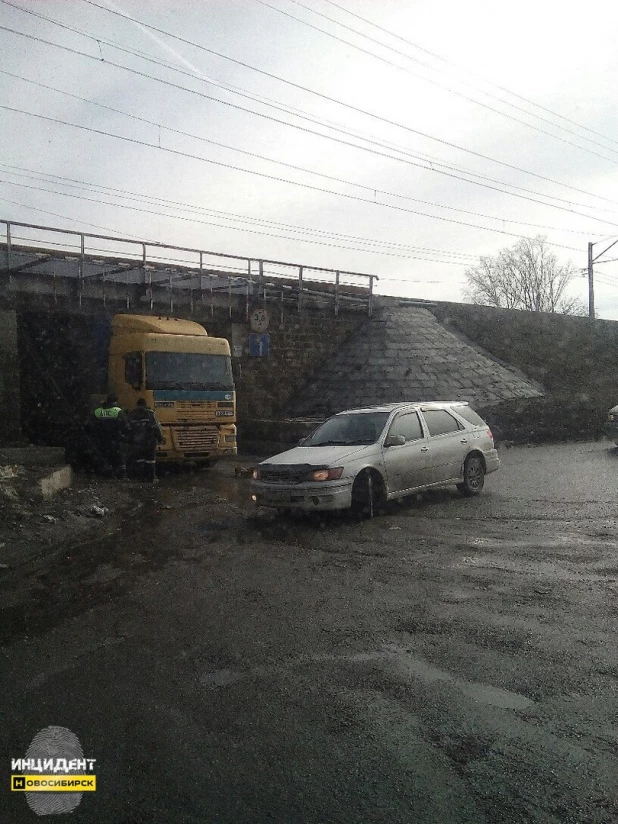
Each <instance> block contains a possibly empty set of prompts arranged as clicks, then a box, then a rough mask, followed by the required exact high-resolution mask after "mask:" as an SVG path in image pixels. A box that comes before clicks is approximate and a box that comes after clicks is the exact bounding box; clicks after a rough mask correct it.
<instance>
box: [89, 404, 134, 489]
mask: <svg viewBox="0 0 618 824" xmlns="http://www.w3.org/2000/svg"><path fill="white" fill-rule="evenodd" d="M88 431H89V433H90V435H92V438H93V439H94V442H95V444H96V446H97V451H98V453H99V456H100V459H101V472H102V473H103V474H105V475H114V476H115V477H116V478H126V476H127V467H126V462H125V457H124V452H123V445H122V441H123V437H124V434H125V433H126V431H127V419H126V416H125V414H124V412H123V411H122V409H121V408H120V407H119V406H118V396H117V395H114V394H109V395H108V396H107V398H106V399H105V403H103V404H101V405H100V406H97V408H96V409H95V410H94V412H92V414H91V415H90V418H89V420H88Z"/></svg>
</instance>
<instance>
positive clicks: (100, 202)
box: [0, 180, 469, 266]
mask: <svg viewBox="0 0 618 824" xmlns="http://www.w3.org/2000/svg"><path fill="white" fill-rule="evenodd" d="M0 183H4V184H8V185H10V186H18V187H20V188H22V189H28V190H31V191H36V192H45V193H46V194H53V195H61V196H62V197H69V198H76V199H78V200H83V201H86V202H88V203H96V204H97V205H103V206H114V207H115V208H120V209H130V210H131V211H133V212H140V213H142V214H148V215H155V216H157V217H165V218H170V219H173V220H182V221H184V222H188V223H198V224H199V225H201V226H215V227H217V228H219V229H235V230H236V231H239V232H243V233H245V234H250V235H263V236H265V237H276V238H280V239H283V240H298V241H301V242H302V243H310V244H312V245H317V246H324V247H330V248H336V249H346V250H348V251H352V252H364V253H365V254H372V255H382V256H385V257H397V258H406V259H408V260H424V261H428V262H431V263H443V264H445V265H449V266H468V265H469V264H468V263H464V262H461V261H451V260H443V259H442V260H437V259H435V258H428V257H421V256H419V255H406V254H402V253H397V252H385V251H384V250H382V249H359V248H357V247H353V246H342V245H341V244H338V243H325V242H324V241H319V240H309V239H308V238H303V237H298V238H290V237H286V236H285V235H278V234H274V233H272V232H262V231H258V230H257V229H247V228H245V227H242V228H239V227H236V226H225V225H221V224H220V223H213V222H212V221H208V220H198V219H197V218H190V217H182V216H180V215H172V214H165V213H162V212H156V211H154V210H152V209H140V208H139V207H137V206H128V205H126V204H124V203H110V202H109V201H107V200H101V199H100V198H91V197H85V196H84V195H76V194H71V193H67V192H59V191H57V190H50V189H43V188H41V187H40V186H29V185H27V184H25V183H13V182H12V181H8V180H0Z"/></svg>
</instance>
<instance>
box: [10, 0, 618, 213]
mask: <svg viewBox="0 0 618 824" xmlns="http://www.w3.org/2000/svg"><path fill="white" fill-rule="evenodd" d="M0 2H2V3H3V4H5V5H8V6H11V7H12V8H15V9H18V10H20V11H23V12H25V13H27V14H30V15H33V16H35V17H38V18H41V19H43V20H46V21H48V22H50V23H52V24H54V25H57V26H60V27H61V28H64V29H67V30H69V31H72V32H75V33H77V34H79V35H81V36H83V37H86V38H88V39H90V40H93V41H94V42H96V43H97V44H98V45H99V47H100V45H101V43H104V44H106V45H108V46H110V47H111V48H114V49H118V50H119V51H121V52H124V53H126V54H130V55H132V56H134V57H138V58H140V59H142V60H146V61H147V62H150V63H154V64H155V65H159V66H164V67H165V68H168V69H171V70H172V71H175V72H177V73H179V74H182V75H184V76H187V77H191V78H192V79H194V80H196V79H197V80H200V81H201V82H206V83H211V82H214V81H211V80H209V79H205V78H203V77H198V76H196V75H195V73H191V72H186V71H184V70H183V69H179V68H178V67H176V66H173V65H172V64H170V63H166V62H165V61H161V60H156V59H155V58H153V57H151V56H149V55H145V54H144V53H142V52H139V51H135V50H132V49H127V48H125V47H123V46H120V45H118V44H116V43H114V42H113V41H110V40H107V39H104V38H97V37H95V36H94V35H92V34H88V33H87V32H84V31H82V30H80V29H78V28H75V27H74V26H68V25H66V24H64V23H60V22H59V21H56V20H54V19H53V18H50V17H47V16H45V15H42V14H39V13H37V12H33V11H30V10H28V9H23V8H22V7H21V6H18V5H16V4H14V3H11V2H9V0H0ZM83 2H86V3H90V4H91V5H95V6H96V5H97V4H96V3H92V2H91V0H83ZM99 8H102V7H99ZM108 11H111V12H112V13H116V12H114V11H113V10H111V9H108ZM118 14H120V13H118ZM120 16H121V17H126V19H128V20H131V21H132V22H135V23H136V24H138V25H140V26H142V25H143V26H145V27H147V28H153V30H154V31H162V30H159V29H157V28H155V27H149V26H148V25H147V24H143V23H141V22H139V21H137V20H134V19H133V18H131V17H127V16H126V15H122V14H120ZM0 30H5V31H9V32H11V33H13V34H17V35H19V36H22V37H26V38H28V39H32V40H36V41H38V42H41V43H44V44H46V45H49V46H53V47H55V48H59V49H62V50H64V51H67V52H70V53H73V54H76V55H79V56H81V57H86V58H88V59H90V60H96V61H97V63H99V62H105V63H107V65H109V66H113V67H114V68H119V69H122V70H123V71H127V72H130V73H132V74H135V75H137V76H139V77H144V78H147V79H150V80H153V81H155V82H157V83H162V84H164V85H167V86H170V87H172V88H175V89H179V90H182V91H186V92H188V93H190V94H193V95H196V96H198V97H202V98H204V99H207V100H212V101H215V102H217V103H220V104H222V105H225V106H229V107H231V108H234V109H237V110H239V111H242V112H246V113H248V114H253V115H255V116H258V117H262V118H264V119H266V120H270V121H272V122H275V123H278V124H280V125H284V126H288V127H290V128H294V129H297V130H300V131H302V132H305V133H308V134H313V135H316V136H318V137H322V138H325V139H327V140H332V141H334V142H336V143H341V144H343V145H346V146H351V147H353V148H356V149H360V150H361V151H365V152H369V153H371V154H375V155H377V156H380V157H386V158H388V159H390V160H395V161H397V162H402V163H407V164H408V165H411V166H415V167H417V168H421V169H424V170H425V171H433V172H435V173H437V174H442V175H445V176H447V177H453V178H454V179H456V180H463V181H464V182H466V183H471V184H474V185H478V186H483V187H484V188H489V189H492V190H494V191H499V192H502V193H504V194H509V195H511V196H513V197H521V196H520V195H517V194H516V193H514V192H508V191H506V190H504V189H496V188H495V187H494V186H487V185H486V184H483V183H478V182H477V180H469V179H468V178H467V177H460V176H459V175H457V174H451V173H450V172H447V171H444V169H448V170H451V171H452V170H454V171H457V172H460V174H464V175H468V176H470V177H474V178H478V179H479V180H487V181H490V182H492V183H496V184H497V185H499V186H506V187H508V188H510V189H516V190H519V191H523V192H526V193H528V194H533V195H536V196H538V197H544V198H546V199H551V200H556V201H559V202H561V203H567V204H569V205H578V206H580V207H583V208H587V209H590V208H601V207H591V206H588V205H586V204H578V203H577V202H574V201H571V200H566V199H564V198H560V197H558V196H557V195H545V194H543V193H540V192H535V191H533V190H529V189H526V188H524V187H521V186H517V185H515V184H512V183H506V182H503V181H497V180H495V179H493V178H491V177H488V176H486V175H481V174H478V173H475V172H472V171H469V170H466V169H463V170H461V169H459V168H458V167H456V166H453V165H451V164H448V163H444V162H443V161H439V160H436V159H434V158H432V157H431V156H429V155H423V154H422V153H421V154H415V153H413V152H410V151H408V150H406V149H403V148H401V147H397V146H395V151H398V152H401V153H402V154H404V155H406V156H407V157H413V158H416V159H419V160H422V162H423V164H429V165H422V164H419V163H414V162H412V161H410V160H405V159H404V158H400V157H396V156H393V155H390V154H385V153H383V152H377V151H375V150H371V149H368V148H367V147H366V146H359V145H358V144H356V143H350V142H349V141H346V140H342V139H340V138H336V137H334V136H333V135H325V134H323V133H321V132H316V131H315V130H313V129H309V128H307V127H303V126H299V125H298V124H296V123H289V122H288V121H285V120H280V119H279V118H276V117H272V116H270V115H266V114H264V113H263V112H256V111H254V110H253V109H247V108H245V107H243V106H239V105H237V104H234V103H231V102H229V101H227V100H221V99H220V98H218V97H214V96H212V95H208V94H205V93H203V92H198V91H196V90H194V89H190V88H187V87H186V86H180V85H178V84H176V83H172V82H171V81H168V80H164V79H162V78H158V77H154V76H153V75H150V74H148V73H146V72H141V71H139V70H137V69H131V68H129V67H127V66H123V65H122V64H119V63H116V62H114V61H112V60H105V59H104V58H103V57H102V55H101V58H98V57H95V56H94V55H91V54H88V53H87V52H82V51H79V50H77V49H72V48H70V47H68V46H63V45H61V44H58V43H53V42H52V41H49V40H45V39H43V38H38V37H36V36H34V35H29V34H26V33H24V32H19V31H17V30H15V29H10V28H8V27H4V26H0ZM169 36H170V37H173V38H176V35H172V34H169ZM176 39H179V40H181V41H182V42H189V43H190V42H191V41H184V40H183V38H176ZM192 45H195V46H196V48H200V49H203V50H205V51H206V52H212V50H210V49H206V47H203V46H199V45H197V44H192ZM212 53H213V54H215V55H217V56H224V55H219V53H218V52H212ZM226 59H230V60H232V62H236V63H238V62H239V61H235V60H233V59H232V58H226ZM240 65H242V66H245V65H246V64H244V63H240ZM248 68H251V69H253V70H254V71H257V72H261V70H260V69H254V68H253V67H251V66H249V67H248ZM262 73H265V74H267V75H269V73H268V72H262ZM269 76H272V77H277V76H276V75H269ZM277 79H280V80H281V82H283V83H290V81H287V80H285V79H283V78H277ZM26 82H32V81H26ZM214 84H215V85H219V86H220V87H222V88H224V89H226V91H231V92H232V93H233V94H238V95H240V96H241V97H245V98H248V99H250V100H252V101H253V102H257V103H260V104H261V105H264V106H268V107H269V108H274V109H276V110H278V111H284V112H285V113H286V114H291V115H292V116H293V117H298V118H301V119H303V120H308V121H310V122H312V123H314V124H318V125H321V126H325V127H326V128H328V129H331V130H334V131H337V132H340V133H343V134H346V135H348V136H355V137H357V138H360V139H361V140H363V141H365V142H367V143H369V144H371V145H377V146H380V147H382V148H391V149H392V148H393V144H391V145H390V146H389V144H388V143H384V142H383V141H377V140H373V139H371V138H369V137H366V136H365V135H363V134H362V133H360V134H358V133H357V134H356V135H354V133H353V132H352V133H351V132H350V131H349V130H346V129H345V128H341V127H339V126H336V125H333V124H332V122H330V123H329V122H328V121H327V122H324V121H320V120H319V119H316V118H314V117H312V116H310V115H307V114H306V113H304V112H302V110H299V109H293V107H288V106H286V105H281V104H280V103H272V102H270V101H268V99H267V98H263V97H262V96H259V97H256V96H255V95H253V94H251V93H245V90H239V87H234V86H227V85H225V84H222V83H220V82H219V81H216V82H214ZM291 85H293V86H296V87H297V88H301V89H304V90H306V91H308V92H310V93H311V94H316V95H318V96H320V97H323V98H324V99H326V100H331V101H333V102H336V103H339V104H340V105H342V106H344V107H348V108H352V109H355V107H350V106H349V104H347V103H344V102H342V101H338V100H336V99H334V98H329V97H326V96H325V95H321V94H320V93H319V92H313V91H312V90H310V89H305V87H303V86H298V85H297V84H294V83H292V84H291ZM356 110H357V111H360V112H363V113H365V114H368V115H369V116H370V117H374V118H377V119H380V120H384V118H381V117H379V116H378V115H372V114H371V113H368V112H364V110H362V109H356ZM385 122H387V123H391V124H392V125H396V126H399V127H400V128H403V129H408V130H411V131H413V132H415V133H417V134H420V135H422V136H424V137H429V138H430V139H432V140H436V141H438V142H441V143H445V144H446V145H448V146H451V147H454V148H458V149H461V150H462V151H465V152H468V153H471V154H473V155H477V156H479V157H482V158H484V159H487V160H490V161H491V162H494V163H498V164H499V165H503V166H506V167H507V168H511V169H514V170H517V171H520V172H523V173H524V174H529V175H531V176H533V177H536V178H538V179H540V180H544V181H546V182H550V183H553V184H554V185H558V186H562V187H564V188H567V189H570V190H572V191H576V192H578V193H580V194H584V195H586V196H588V197H593V198H597V199H600V200H604V201H606V202H609V203H613V204H614V205H616V204H617V203H618V202H616V201H613V200H610V199H609V198H605V197H603V196H602V195H594V194H592V193H590V192H586V191H585V190H582V189H578V188H577V187H574V186H570V185H569V184H566V183H561V182H560V181H555V180H553V179H552V178H548V177H545V176H544V175H539V174H537V173H535V172H530V171H527V170H525V169H521V168H520V167H517V166H513V165H511V164H508V163H504V162H503V161H498V160H494V159H493V158H490V157H487V156H485V155H482V154H479V153H477V152H474V151H472V150H470V149H464V148H463V147H460V146H457V145H456V144H450V143H448V142H447V141H443V140H441V139H440V138H435V137H431V136H429V135H425V134H424V133H423V132H418V131H417V130H414V129H410V128H409V127H407V126H403V125H401V124H397V123H395V122H394V121H389V120H386V121H385ZM436 166H441V167H442V168H435V167H436ZM544 205H551V204H544ZM602 210H603V211H607V212H610V210H608V209H602ZM610 213H612V212H610ZM587 217H589V216H587ZM539 228H546V227H539ZM547 228H549V227H547Z"/></svg>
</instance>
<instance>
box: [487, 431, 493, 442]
mask: <svg viewBox="0 0 618 824" xmlns="http://www.w3.org/2000/svg"><path fill="white" fill-rule="evenodd" d="M487 437H488V438H489V440H490V441H493V439H494V436H493V433H492V431H491V429H488V430H487Z"/></svg>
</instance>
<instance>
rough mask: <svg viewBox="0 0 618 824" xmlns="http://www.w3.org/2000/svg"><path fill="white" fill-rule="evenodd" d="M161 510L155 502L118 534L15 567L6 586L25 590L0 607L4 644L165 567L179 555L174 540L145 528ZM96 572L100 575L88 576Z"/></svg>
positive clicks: (30, 634) (45, 627) (40, 629)
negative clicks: (150, 535)
mask: <svg viewBox="0 0 618 824" xmlns="http://www.w3.org/2000/svg"><path fill="white" fill-rule="evenodd" d="M159 514H160V513H159V510H158V508H157V507H156V505H155V504H154V503H151V504H149V505H148V506H146V507H145V509H144V511H143V514H142V516H141V518H140V521H135V520H131V521H129V522H125V524H124V525H123V526H122V527H121V529H120V530H119V532H118V533H116V534H114V535H111V536H110V535H106V536H105V537H103V538H102V539H101V540H99V541H89V542H88V543H78V544H73V545H72V546H68V547H66V549H65V550H64V551H63V553H62V554H60V555H58V556H57V557H56V558H55V559H54V561H53V564H50V563H49V561H48V560H47V561H46V560H45V559H41V558H36V559H34V560H32V561H31V562H30V563H28V564H26V565H23V566H21V567H19V568H18V569H16V570H14V571H11V573H10V574H9V575H7V576H6V577H5V578H4V579H3V582H2V583H3V589H5V591H7V592H9V593H10V594H11V595H14V594H15V593H14V592H13V589H14V588H15V591H16V590H17V588H18V587H19V589H21V590H24V591H22V592H20V595H21V598H20V600H19V602H18V603H14V604H9V605H5V606H2V607H0V645H8V644H11V643H15V642H19V641H21V640H22V639H23V637H24V636H25V637H33V636H37V635H39V634H41V633H43V632H47V631H49V630H50V629H51V628H52V627H54V626H56V625H57V624H58V623H59V622H61V621H64V620H66V619H67V618H73V617H75V616H77V615H81V614H82V613H83V612H85V611H86V610H87V609H90V608H91V607H92V606H95V605H96V604H99V603H102V602H104V601H109V600H110V599H112V598H113V597H115V596H116V595H117V594H119V593H121V592H123V591H125V590H126V589H127V588H128V587H129V586H130V585H131V584H132V583H133V581H134V580H135V578H136V577H137V575H138V574H142V573H143V572H144V571H152V570H156V569H160V568H161V567H162V566H163V565H164V564H166V563H167V561H168V560H169V558H170V557H172V556H175V555H177V554H178V553H177V551H176V550H175V549H173V548H172V547H171V546H170V545H169V544H163V543H159V542H156V541H151V540H149V539H148V538H147V537H146V536H145V535H144V533H143V532H142V529H141V524H140V522H141V520H142V519H143V520H144V521H147V522H148V524H149V526H151V525H152V524H155V523H157V521H158V518H159ZM127 547H130V552H127ZM102 566H103V567H104V569H105V570H107V574H102V575H101V576H100V580H99V581H97V580H96V574H95V575H94V576H93V572H95V571H96V570H97V569H99V568H100V567H102ZM116 571H117V574H116ZM110 573H111V574H110ZM92 577H94V578H95V580H93V581H89V580H88V579H90V578H92ZM3 601H4V598H3Z"/></svg>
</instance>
